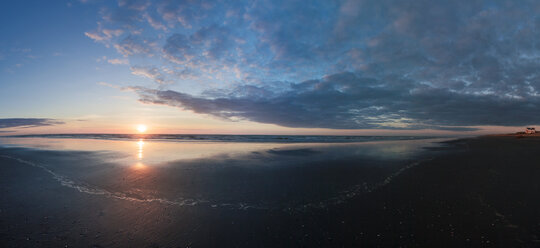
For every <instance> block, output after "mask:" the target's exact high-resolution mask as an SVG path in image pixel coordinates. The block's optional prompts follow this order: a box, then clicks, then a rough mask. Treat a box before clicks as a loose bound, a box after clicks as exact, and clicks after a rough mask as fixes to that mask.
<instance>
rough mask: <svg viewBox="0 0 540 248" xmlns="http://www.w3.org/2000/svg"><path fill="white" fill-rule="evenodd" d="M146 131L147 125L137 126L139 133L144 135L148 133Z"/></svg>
mask: <svg viewBox="0 0 540 248" xmlns="http://www.w3.org/2000/svg"><path fill="white" fill-rule="evenodd" d="M146 129H147V128H146V125H144V124H139V125H138V126H137V131H139V133H144V132H146Z"/></svg>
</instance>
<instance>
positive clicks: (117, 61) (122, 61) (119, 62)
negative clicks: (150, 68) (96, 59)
mask: <svg viewBox="0 0 540 248" xmlns="http://www.w3.org/2000/svg"><path fill="white" fill-rule="evenodd" d="M107 62H109V64H113V65H127V64H129V60H127V59H109V60H107Z"/></svg>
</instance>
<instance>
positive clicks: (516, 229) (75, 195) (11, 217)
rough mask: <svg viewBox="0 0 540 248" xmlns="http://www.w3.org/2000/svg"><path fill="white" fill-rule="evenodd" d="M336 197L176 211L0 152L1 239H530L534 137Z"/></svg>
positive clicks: (138, 242) (345, 243) (470, 146)
mask: <svg viewBox="0 0 540 248" xmlns="http://www.w3.org/2000/svg"><path fill="white" fill-rule="evenodd" d="M441 149H442V152H436V153H433V154H434V155H433V156H432V157H430V159H429V160H426V161H424V162H421V163H420V164H419V165H417V166H415V167H412V168H409V169H407V170H404V171H403V172H402V173H400V174H399V175H398V176H396V177H395V178H393V180H391V181H390V182H389V183H388V184H385V185H384V186H382V187H379V188H377V189H376V190H374V191H373V192H371V193H366V194H362V195H360V196H357V197H354V198H352V199H350V200H348V201H347V202H345V203H343V204H338V205H334V206H330V207H327V208H322V209H317V208H314V209H309V210H307V211H281V210H256V209H248V210H238V209H237V210H235V209H226V208H210V207H203V206H201V207H178V206H170V205H167V204H162V203H157V202H152V203H142V202H133V201H126V200H121V199H112V198H106V197H103V196H101V195H91V194H82V193H80V192H78V191H76V190H74V189H72V188H68V187H64V186H62V185H60V184H59V182H58V181H56V180H54V179H53V178H52V177H51V175H50V174H49V173H47V172H46V171H44V170H41V169H39V168H36V167H32V166H29V165H27V164H23V163H19V162H17V161H14V160H12V159H9V158H5V157H0V177H1V180H0V193H1V196H0V197H1V199H0V211H1V212H0V240H1V243H2V244H1V245H2V247H64V246H67V247H358V246H368V247H376V246H379V247H399V246H401V247H479V246H480V247H484V246H493V247H537V246H540V137H533V136H523V137H519V138H518V137H515V136H486V137H481V138H471V139H462V140H457V141H452V142H448V146H447V147H444V148H439V150H441Z"/></svg>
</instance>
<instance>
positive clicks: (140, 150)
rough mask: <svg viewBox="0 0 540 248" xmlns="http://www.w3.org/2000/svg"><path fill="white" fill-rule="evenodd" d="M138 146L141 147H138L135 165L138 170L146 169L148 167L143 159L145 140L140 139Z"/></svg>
mask: <svg viewBox="0 0 540 248" xmlns="http://www.w3.org/2000/svg"><path fill="white" fill-rule="evenodd" d="M137 146H138V147H139V148H138V149H137V160H138V161H137V163H135V166H134V168H135V169H136V170H142V169H145V168H146V165H144V164H143V163H142V162H141V160H142V159H143V148H144V140H143V139H139V141H137Z"/></svg>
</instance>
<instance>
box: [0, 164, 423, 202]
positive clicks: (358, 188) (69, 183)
mask: <svg viewBox="0 0 540 248" xmlns="http://www.w3.org/2000/svg"><path fill="white" fill-rule="evenodd" d="M0 157H4V158H8V159H12V160H16V161H18V162H20V163H23V164H27V165H30V166H33V167H37V168H40V169H42V170H44V171H46V172H47V173H49V174H51V175H52V176H53V178H54V179H55V180H56V181H58V182H60V184H61V185H62V186H65V187H69V188H72V189H76V190H77V191H79V192H81V193H86V194H91V195H102V196H105V197H107V198H114V199H120V200H127V201H132V202H141V203H153V202H157V203H162V204H167V205H175V206H199V205H203V206H209V207H212V208H216V207H222V208H229V209H238V210H247V209H259V210H272V209H273V210H279V209H280V210H283V211H286V212H295V211H305V210H307V209H313V208H316V209H321V208H326V207H328V206H330V205H339V204H341V203H344V202H346V201H347V200H349V199H351V198H354V197H355V196H357V195H360V194H362V193H370V192H373V191H374V190H376V189H378V188H380V187H383V186H385V185H387V184H389V183H390V182H391V181H392V180H393V179H394V178H395V177H397V176H399V175H400V174H401V173H403V172H404V171H405V170H408V169H410V168H412V167H414V166H417V165H418V164H420V163H422V162H424V161H427V160H422V161H418V162H414V163H411V164H409V165H407V166H405V167H403V168H401V169H399V170H398V171H396V172H394V173H392V174H391V175H389V176H388V177H386V178H385V180H384V181H382V182H380V183H378V184H375V185H373V186H371V187H370V186H368V185H367V183H362V184H358V185H354V186H352V187H350V188H349V189H348V190H345V191H341V192H339V193H338V194H337V196H334V197H331V198H328V199H326V200H323V201H319V202H313V203H307V204H303V205H301V206H296V207H295V206H284V207H281V208H276V207H269V206H264V205H255V204H247V203H242V202H240V203H212V202H211V201H208V200H204V199H182V200H176V201H174V200H168V199H164V198H147V199H139V198H135V197H130V196H127V195H126V194H125V193H120V192H110V191H108V190H105V189H101V188H97V187H90V186H88V185H84V184H82V183H76V182H75V181H73V180H71V179H69V178H67V177H65V176H62V175H59V174H57V173H55V172H54V171H52V170H50V169H48V168H47V167H45V166H43V165H39V164H37V163H34V162H30V161H26V160H23V159H20V158H15V157H11V156H7V155H0Z"/></svg>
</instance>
